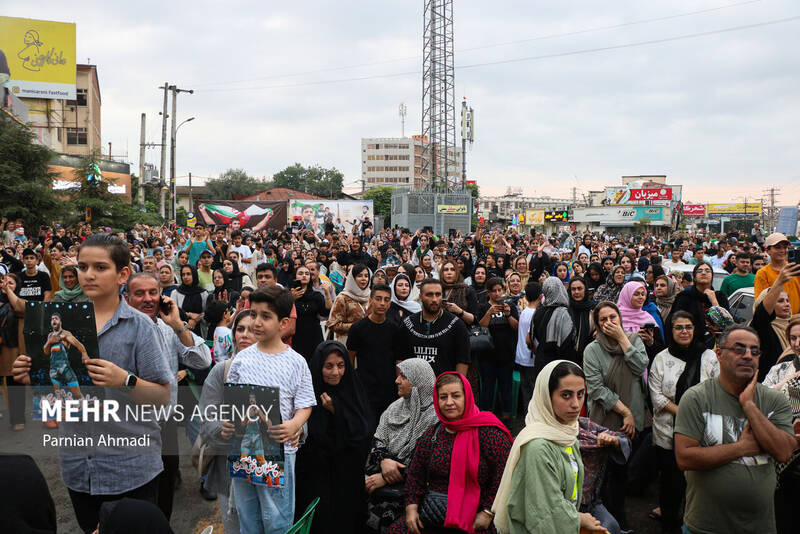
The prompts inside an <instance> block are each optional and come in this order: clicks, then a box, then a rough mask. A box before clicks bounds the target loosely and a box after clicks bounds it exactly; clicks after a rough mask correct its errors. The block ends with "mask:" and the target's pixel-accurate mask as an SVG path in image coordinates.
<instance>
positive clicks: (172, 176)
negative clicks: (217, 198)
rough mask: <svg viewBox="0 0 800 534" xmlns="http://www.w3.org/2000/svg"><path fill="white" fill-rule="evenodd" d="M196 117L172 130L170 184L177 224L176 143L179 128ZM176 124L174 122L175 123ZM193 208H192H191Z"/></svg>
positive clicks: (173, 217)
mask: <svg viewBox="0 0 800 534" xmlns="http://www.w3.org/2000/svg"><path fill="white" fill-rule="evenodd" d="M193 120H194V117H189V118H188V119H186V120H184V121H182V122H181V123H180V124H178V126H177V127H176V128H175V130H173V132H172V143H171V147H170V148H171V154H170V157H169V163H170V165H169V166H170V185H171V186H172V203H171V208H172V209H171V211H172V220H173V221H175V224H177V223H178V212H177V210H176V208H175V203H176V202H177V200H178V195H177V187H176V185H175V145H176V144H177V138H178V130H180V128H181V126H183V125H184V124H186V123H187V122H189V121H193ZM173 124H174V123H173ZM190 209H191V208H190Z"/></svg>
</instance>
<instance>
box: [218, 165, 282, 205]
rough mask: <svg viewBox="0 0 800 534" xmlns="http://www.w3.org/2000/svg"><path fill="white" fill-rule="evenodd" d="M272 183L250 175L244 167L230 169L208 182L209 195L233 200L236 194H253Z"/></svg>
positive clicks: (268, 187)
mask: <svg viewBox="0 0 800 534" xmlns="http://www.w3.org/2000/svg"><path fill="white" fill-rule="evenodd" d="M271 185H272V184H271V183H270V182H264V181H262V180H259V179H257V178H253V177H252V176H249V175H248V174H247V173H246V172H244V170H243V169H228V170H227V171H225V172H223V173H222V174H220V175H219V178H214V179H212V180H208V181H207V182H206V191H207V192H208V197H209V198H210V199H212V200H233V196H234V195H252V194H255V193H257V192H259V191H263V190H265V189H270V186H271Z"/></svg>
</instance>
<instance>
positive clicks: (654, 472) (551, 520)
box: [0, 219, 800, 534]
mask: <svg viewBox="0 0 800 534" xmlns="http://www.w3.org/2000/svg"><path fill="white" fill-rule="evenodd" d="M755 230H758V229H755ZM0 238H1V239H2V242H3V243H2V245H3V248H2V258H1V259H0V271H2V274H3V277H2V282H0V375H2V376H3V377H5V381H6V383H7V384H8V385H9V386H10V387H9V388H8V408H9V409H8V417H9V424H10V425H11V428H12V429H13V430H15V431H20V430H23V429H24V428H25V425H26V424H31V423H30V422H29V421H30V417H29V414H28V413H27V410H26V389H25V388H26V386H27V385H28V384H30V376H29V371H30V368H31V359H30V358H29V357H28V356H27V355H26V354H25V349H24V340H23V339H22V335H21V333H22V330H23V327H24V320H25V303H26V302H35V301H56V302H81V301H91V302H92V303H93V304H94V312H95V319H96V326H97V332H98V342H99V350H100V357H99V358H97V359H93V360H88V363H87V369H88V371H89V374H90V376H91V378H92V381H93V382H94V383H95V384H96V385H100V386H115V387H120V388H124V389H127V390H128V391H127V392H126V393H124V394H121V395H124V396H125V399H126V402H130V403H135V404H154V405H169V404H171V403H172V404H174V403H182V404H197V405H199V406H200V407H201V408H203V407H208V406H218V405H220V404H222V403H223V390H224V385H225V384H255V385H260V386H267V387H277V388H279V390H280V403H279V404H280V415H281V421H282V422H281V423H280V424H279V425H273V426H272V427H271V428H270V431H269V434H270V436H271V437H272V438H273V439H274V440H276V441H277V442H279V443H281V444H282V445H283V448H284V454H285V459H286V461H285V467H284V470H285V484H284V485H283V486H281V487H267V486H258V485H253V484H251V483H249V482H248V481H247V480H245V479H241V478H234V479H231V477H230V476H229V474H228V465H227V452H226V451H227V449H229V447H230V440H231V439H232V437H233V435H234V426H233V424H231V423H230V422H227V421H203V422H201V423H200V422H195V421H188V422H186V423H185V424H184V425H183V426H185V432H186V433H187V436H188V438H189V441H190V442H192V443H194V442H195V441H196V440H197V439H198V436H200V439H201V440H202V441H204V442H205V443H207V444H209V445H210V447H211V448H210V450H211V455H212V460H211V462H210V464H209V465H208V466H207V467H206V468H205V469H204V470H203V476H202V477H201V478H200V481H199V485H200V494H201V495H202V498H204V499H208V500H216V501H217V502H218V504H219V508H220V512H221V515H222V520H223V523H224V529H225V532H226V533H238V532H242V533H245V534H250V533H261V532H270V533H272V532H274V533H283V532H286V531H287V529H288V528H289V527H290V526H291V525H292V524H293V522H294V521H296V520H297V519H298V518H299V517H300V516H302V515H303V512H304V511H305V510H306V507H307V506H308V505H309V504H311V503H312V502H315V501H316V499H317V498H319V502H318V504H317V505H316V508H315V516H314V521H313V523H312V532H315V533H325V532H337V533H338V532H380V533H385V532H389V533H392V534H398V533H406V532H411V533H414V534H420V533H422V532H425V533H432V532H444V531H456V532H469V533H472V532H499V533H503V534H505V533H513V534H517V533H523V532H526V533H527V532H547V533H561V532H564V533H573V534H577V533H578V532H579V531H580V532H584V531H586V532H610V533H612V534H621V533H626V532H631V531H632V528H631V525H630V522H629V521H628V518H627V516H626V496H627V495H628V494H631V493H642V492H643V491H644V490H645V489H646V488H647V487H648V486H650V485H651V484H654V483H656V487H657V492H658V499H659V506H658V507H657V508H655V509H653V510H650V511H649V515H650V517H651V518H652V519H653V526H652V531H663V532H684V533H685V532H688V533H692V534H705V533H722V532H765V533H769V532H779V533H788V532H794V528H796V527H792V526H791V525H793V524H795V521H794V520H793V509H792V506H793V504H794V502H797V499H798V497H800V461H797V456H798V453H797V452H796V449H797V447H798V439H800V437H798V436H797V435H796V434H800V425H798V426H794V427H793V424H794V423H795V422H798V420H800V265H798V264H796V263H792V262H790V261H788V257H789V250H790V248H791V246H790V242H789V239H788V238H787V237H786V236H784V235H783V234H779V233H772V234H770V235H766V236H765V235H763V233H762V232H761V231H760V230H758V231H753V232H752V233H747V234H740V233H739V232H738V231H735V230H734V231H732V232H729V233H728V234H723V235H719V234H711V233H708V232H703V231H699V232H695V233H688V232H679V231H676V232H674V233H672V234H668V235H660V236H659V235H654V234H651V233H643V234H640V235H619V234H612V233H591V232H589V231H586V232H583V233H581V232H578V231H575V230H573V231H572V232H562V233H560V234H553V235H546V234H542V233H539V232H535V231H531V232H530V233H527V234H524V233H519V232H518V231H517V230H516V229H515V228H513V227H512V228H508V229H501V228H496V229H490V228H487V227H484V226H479V227H478V229H477V230H476V231H475V232H473V233H470V234H468V235H462V234H461V233H460V232H450V234H449V235H447V236H437V235H434V233H433V232H432V231H431V230H430V229H419V230H416V231H413V232H412V231H410V230H409V229H405V228H397V227H395V228H391V229H382V230H377V231H376V230H375V229H374V228H373V227H372V225H371V223H369V222H368V221H367V222H365V223H364V224H361V225H360V226H359V227H358V229H357V231H356V232H354V233H351V234H345V233H343V232H337V231H335V229H325V230H322V231H318V232H315V231H314V230H313V229H309V228H305V227H304V226H303V222H302V221H298V222H295V223H292V224H291V225H289V226H287V227H286V228H284V229H281V230H270V229H258V230H256V231H250V230H248V229H246V228H241V227H240V226H239V224H238V220H235V221H234V222H233V224H231V225H227V226H220V227H214V228H207V227H206V226H205V225H204V224H202V223H197V224H196V225H195V226H194V227H193V228H185V227H184V228H181V227H166V226H165V227H146V226H141V225H137V226H135V227H133V228H129V229H127V230H126V231H125V232H112V231H111V229H110V228H102V229H97V228H92V227H91V226H90V225H89V224H80V225H78V226H77V227H73V228H64V227H63V226H58V225H55V226H53V227H41V228H40V229H39V230H38V231H36V232H32V231H30V229H29V228H26V227H25V225H24V221H21V220H16V221H8V220H6V219H3V221H2V228H0ZM720 275H723V276H724V280H722V283H721V284H719V281H718V280H717V282H716V283H715V277H716V278H719V277H720ZM751 287H752V288H753V290H752V292H753V297H754V304H753V314H752V320H751V321H749V325H748V324H744V323H736V322H735V320H734V318H733V316H732V314H731V311H730V309H729V308H730V304H729V300H728V298H729V297H731V296H732V295H733V294H734V292H736V291H737V290H742V289H747V288H751ZM177 384H180V385H191V386H193V387H192V388H177V387H175V386H176V385H177ZM187 391H189V392H191V391H197V392H198V393H197V394H196V396H193V395H192V394H191V393H187ZM33 408H34V409H35V408H36V407H35V406H34V407H33ZM521 415H523V416H524V426H523V427H522V428H521V429H520V428H519V426H520V425H519V417H520V416H521ZM44 424H45V425H47V426H50V427H55V426H56V423H55V422H54V421H45V423H44ZM510 428H513V429H514V430H515V434H516V435H513V434H512V433H511V432H510V430H509V429H510ZM796 429H797V430H796ZM147 430H148V431H149V432H150V433H151V435H152V437H153V439H154V440H157V441H156V443H161V445H162V446H163V447H164V450H165V451H166V450H167V449H168V447H167V444H172V448H171V449H170V450H174V446H175V444H176V443H177V441H178V432H179V431H181V429H180V427H179V425H178V424H177V423H173V422H170V421H166V422H162V424H160V425H159V424H155V426H154V427H152V428H149V429H147ZM184 452H185V453H186V454H188V453H189V451H184ZM0 469H2V470H3V475H2V477H3V478H4V479H5V476H6V473H17V474H18V473H19V472H20V470H27V471H36V466H35V464H32V463H30V462H26V461H20V462H10V463H9V462H0ZM61 470H62V479H63V482H64V484H65V485H66V486H67V488H68V491H69V496H70V499H71V501H72V505H73V508H74V511H75V515H76V518H77V521H78V524H79V525H80V527H81V529H83V530H84V531H85V532H94V531H95V530H96V529H99V530H98V531H99V533H100V534H103V533H104V526H103V525H104V521H107V518H108V517H109V515H110V514H113V513H114V511H113V510H112V509H111V508H110V507H111V506H116V511H117V512H116V515H117V516H122V514H125V515H124V517H127V518H129V519H128V520H129V521H131V522H135V521H137V518H138V519H141V520H142V521H144V520H147V521H150V523H149V524H150V525H151V527H150V528H151V529H153V530H154V531H156V532H160V531H164V532H168V531H169V525H168V520H169V518H170V516H171V513H172V500H173V494H174V488H175V484H176V481H177V480H178V478H179V477H181V476H182V478H183V479H187V478H190V477H192V476H193V474H192V475H189V474H188V473H185V472H184V473H183V474H182V475H181V474H180V471H179V469H178V458H177V456H176V455H175V454H167V453H166V452H165V454H164V455H162V456H161V457H153V455H145V454H142V455H139V456H137V455H134V454H129V455H126V456H124V457H122V458H120V457H113V459H110V458H108V457H106V458H101V457H92V456H74V455H73V456H70V455H68V454H62V456H61ZM9 476H10V475H9ZM39 476H40V475H39ZM31 479H32V480H36V475H33V476H32V477H31ZM44 489H45V490H46V487H45V488H44ZM6 490H8V488H6ZM30 491H39V492H41V491H42V488H41V485H38V486H35V487H31V489H30ZM8 498H9V499H14V501H15V502H24V499H25V498H26V497H25V495H24V494H23V493H17V494H15V495H13V496H9V497H8ZM48 498H49V497H48ZM44 502H47V501H46V500H45V501H44ZM184 504H185V503H184ZM49 506H51V507H52V500H50V501H49ZM137 507H141V513H137ZM15 514H16V515H15V517H13V518H6V517H4V518H2V519H0V522H2V521H3V520H11V519H13V520H16V521H18V522H19V523H18V524H19V525H23V524H24V525H35V526H36V528H39V529H40V531H42V532H44V531H55V524H54V521H55V519H54V514H49V513H41V512H40V511H38V513H37V511H34V510H31V509H30V508H29V507H25V506H20V507H19V508H18V511H17V512H15ZM154 517H155V519H154ZM0 524H1V523H0ZM48 529H50V530H48ZM164 529H166V530H164ZM447 529H452V530H447ZM140 531H141V530H140ZM105 532H111V530H110V529H109V530H106V531H105Z"/></svg>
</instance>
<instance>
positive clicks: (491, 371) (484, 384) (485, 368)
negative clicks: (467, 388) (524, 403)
mask: <svg viewBox="0 0 800 534" xmlns="http://www.w3.org/2000/svg"><path fill="white" fill-rule="evenodd" d="M478 366H479V368H480V371H481V398H480V408H481V410H484V411H489V412H491V411H492V410H493V409H494V384H495V382H497V384H498V392H499V394H500V410H501V414H502V415H511V384H512V382H513V374H514V361H513V360H512V361H510V362H507V363H503V364H497V363H495V362H492V361H487V360H478Z"/></svg>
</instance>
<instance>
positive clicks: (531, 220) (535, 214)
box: [525, 210, 544, 226]
mask: <svg viewBox="0 0 800 534" xmlns="http://www.w3.org/2000/svg"><path fill="white" fill-rule="evenodd" d="M525 222H526V224H528V225H529V226H536V225H537V224H544V210H525Z"/></svg>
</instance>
